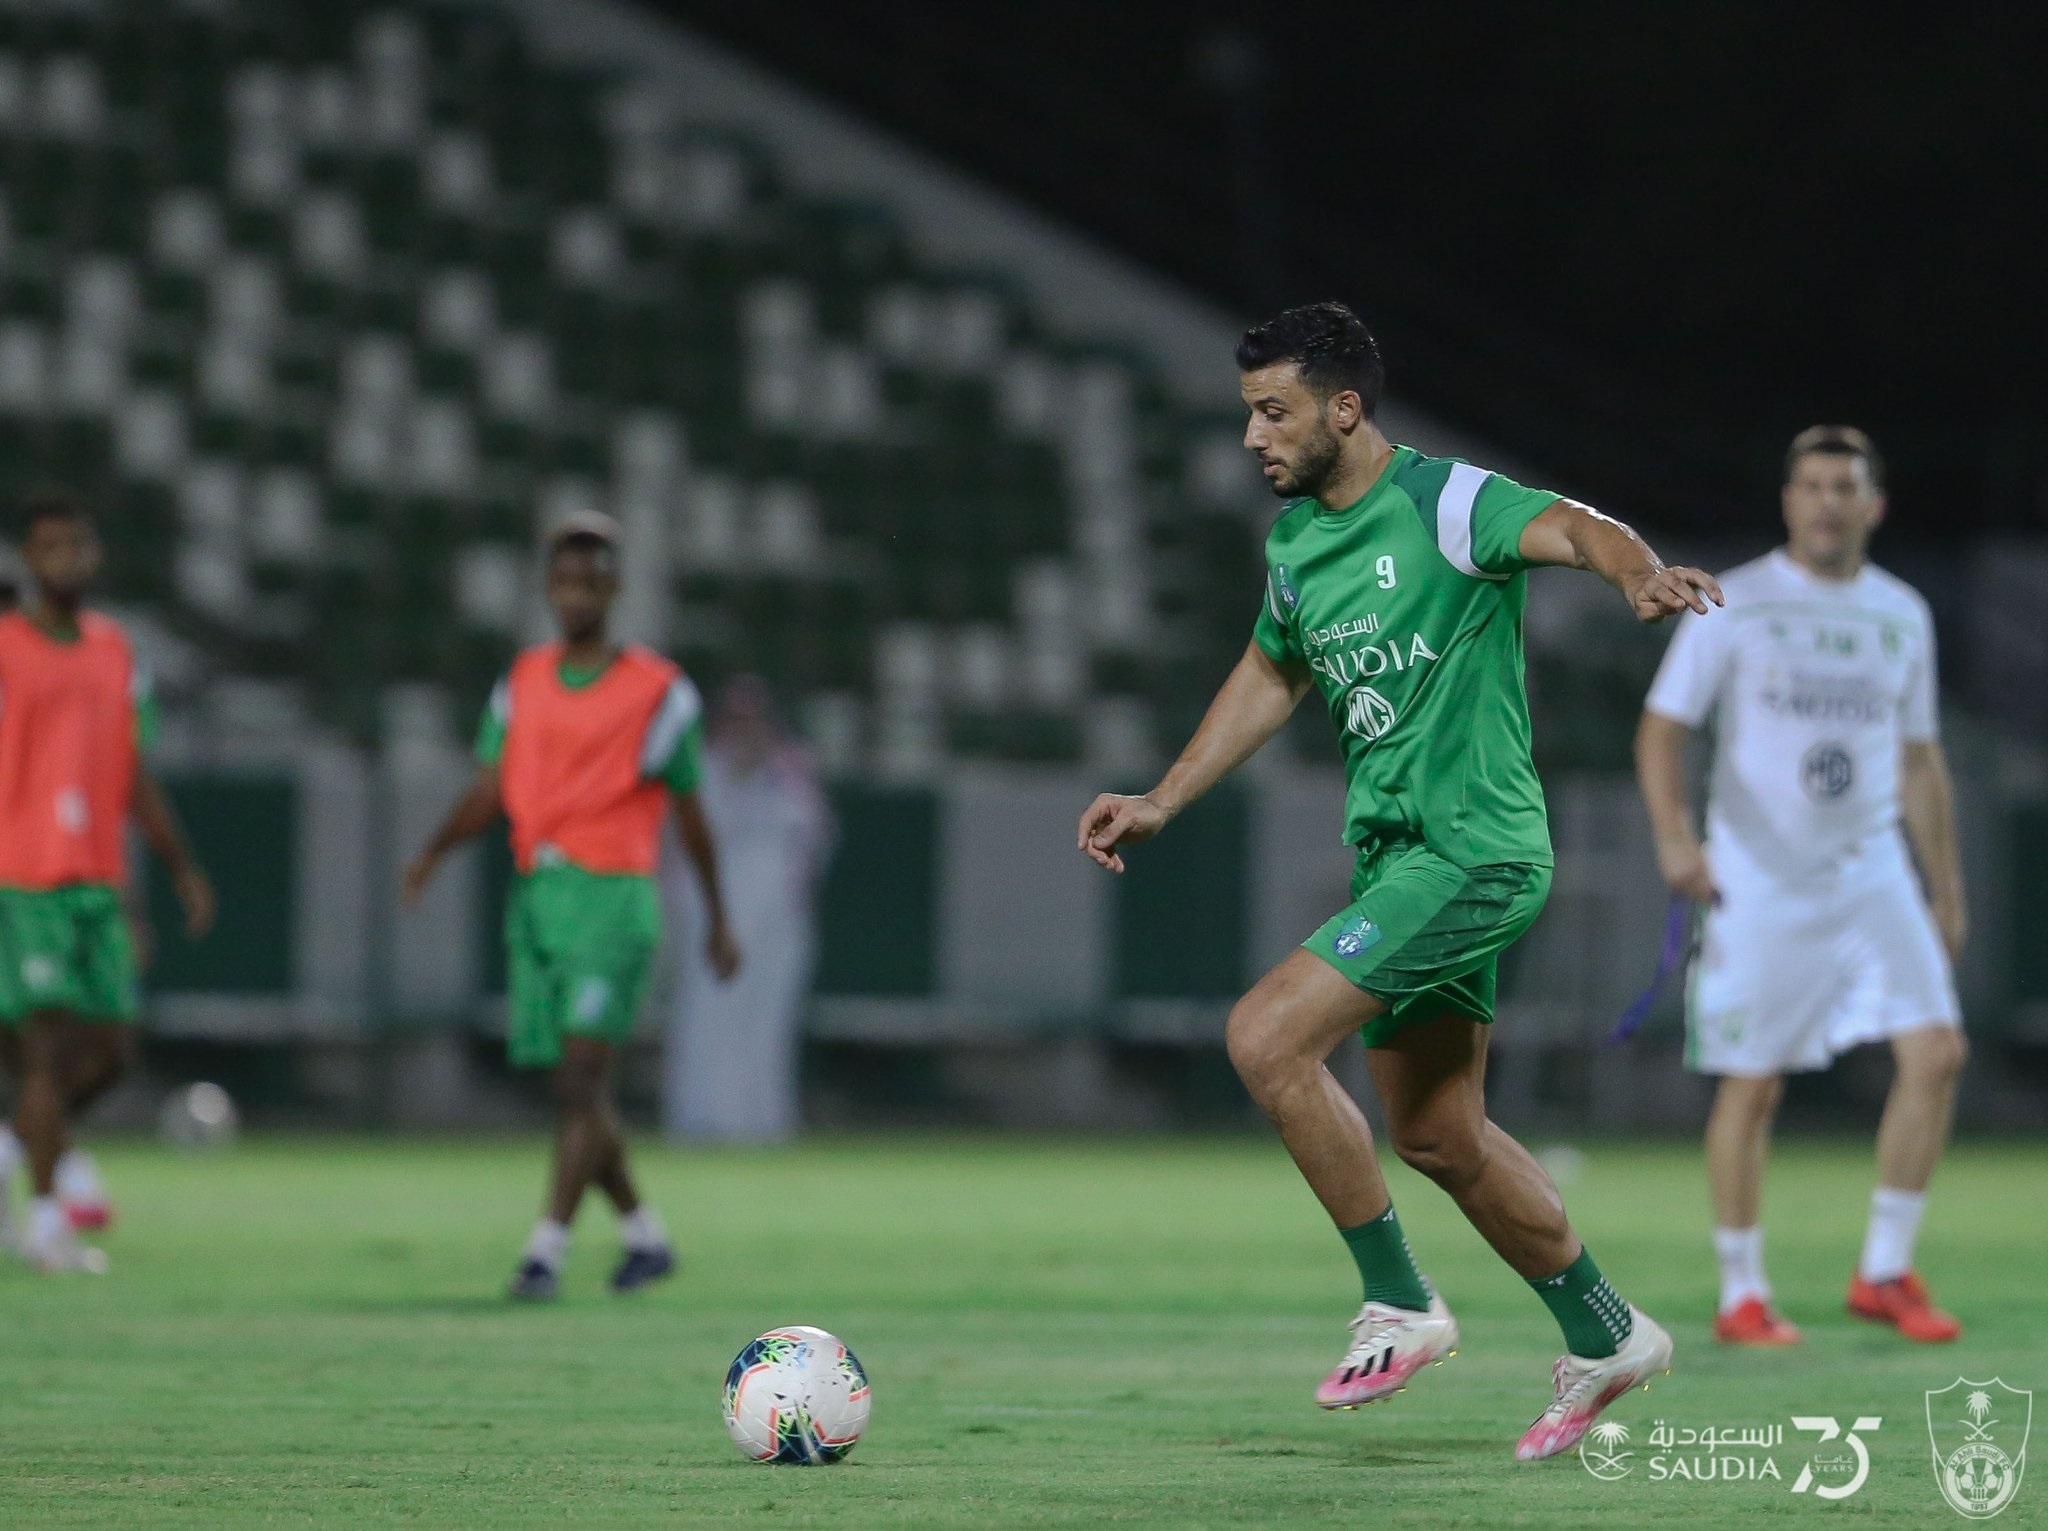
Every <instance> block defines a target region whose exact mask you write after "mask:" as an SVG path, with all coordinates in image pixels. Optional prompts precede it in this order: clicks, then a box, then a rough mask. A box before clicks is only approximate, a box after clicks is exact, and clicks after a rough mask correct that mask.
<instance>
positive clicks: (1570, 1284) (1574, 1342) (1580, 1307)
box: [1529, 1246, 1635, 1361]
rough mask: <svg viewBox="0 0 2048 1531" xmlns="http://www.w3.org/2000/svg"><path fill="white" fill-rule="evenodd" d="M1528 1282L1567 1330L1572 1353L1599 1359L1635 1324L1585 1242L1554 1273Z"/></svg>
mask: <svg viewBox="0 0 2048 1531" xmlns="http://www.w3.org/2000/svg"><path fill="white" fill-rule="evenodd" d="M1529 1285H1530V1286H1532V1287H1534V1288H1535V1290H1536V1295H1537V1296H1538V1297H1540V1298H1542V1299H1543V1305H1544V1306H1545V1307H1546V1308H1548V1309H1550V1316H1551V1317H1552V1318H1554V1319H1556V1320H1557V1327H1558V1328H1560V1329H1562V1330H1563V1331H1564V1348H1565V1349H1566V1350H1569V1351H1570V1352H1571V1353H1572V1354H1573V1355H1575V1356H1584V1357H1586V1358H1587V1359H1588V1360H1595V1361H1597V1360H1600V1359H1602V1358H1603V1357H1606V1356H1611V1355H1613V1354H1614V1353H1615V1352H1616V1351H1617V1350H1619V1349H1621V1347H1622V1346H1623V1345H1625V1344H1627V1343H1628V1337H1629V1332H1630V1331H1631V1330H1632V1329H1633V1328H1634V1327H1635V1325H1634V1320H1632V1319H1631V1318H1630V1317H1629V1316H1628V1304H1627V1303H1625V1302H1623V1301H1622V1300H1621V1294H1620V1293H1619V1292H1617V1291H1615V1290H1614V1288H1613V1287H1612V1286H1610V1285H1608V1282H1607V1278H1606V1277H1605V1276H1603V1275H1601V1274H1600V1267H1599V1266H1597V1265H1595V1264H1594V1263H1593V1254H1592V1251H1591V1250H1588V1249H1586V1248H1584V1247H1583V1246H1582V1247H1581V1248H1580V1250H1579V1257H1578V1259H1576V1260H1574V1261H1572V1263H1571V1264H1569V1265H1567V1266H1566V1267H1565V1268H1564V1269H1563V1270H1561V1271H1559V1272H1558V1273H1557V1274H1556V1275H1555V1276H1545V1277H1544V1278H1543V1279H1542V1280H1541V1281H1532V1282H1530V1283H1529Z"/></svg>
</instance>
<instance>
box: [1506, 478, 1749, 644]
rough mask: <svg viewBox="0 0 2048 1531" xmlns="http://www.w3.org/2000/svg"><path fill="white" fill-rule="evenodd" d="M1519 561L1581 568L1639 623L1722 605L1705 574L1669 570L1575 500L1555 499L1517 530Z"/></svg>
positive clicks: (1638, 541) (1623, 530) (1632, 537)
mask: <svg viewBox="0 0 2048 1531" xmlns="http://www.w3.org/2000/svg"><path fill="white" fill-rule="evenodd" d="M1520 550H1521V554H1522V557H1524V558H1526V559H1527V560H1528V561H1529V562H1530V563H1535V564H1550V565H1554V566H1557V567H1560V568H1566V569H1586V570H1589V571H1590V572H1592V573H1594V574H1597V575H1599V576H1600V577H1601V578H1602V579H1604V580H1606V581H1607V583H1608V584H1610V585H1612V586H1613V587H1614V588H1615V589H1616V590H1618V591H1620V592H1621V597H1622V599H1623V600H1625V601H1627V602H1628V604H1629V610H1631V611H1633V612H1634V613H1635V614H1636V620H1637V621H1639V622H1661V621H1663V620H1664V619H1665V618H1666V617H1675V616H1677V615H1678V614H1679V613H1680V612H1682V611H1695V612H1698V613H1699V614H1700V615H1701V616H1705V615H1706V614H1707V602H1708V601H1712V602H1713V603H1714V604H1715V605H1716V606H1724V605H1726V604H1727V602H1726V600H1725V599H1724V598H1723V597H1722V594H1721V586H1720V584H1719V583H1718V582H1717V581H1716V580H1715V579H1714V576H1713V575H1711V574H1709V573H1707V572H1706V571H1705V570H1704V569H1695V568H1692V567H1690V566H1688V565H1685V564H1676V565H1668V564H1666V563H1665V562H1664V560H1663V559H1661V558H1659V557H1658V556H1657V555H1656V553H1655V552H1654V551H1653V550H1652V549H1651V547H1650V545H1649V544H1648V543H1647V542H1645V541H1643V539H1642V538H1641V537H1639V536H1638V535H1637V534H1636V533H1635V531H1634V530H1633V529H1632V528H1630V527H1628V526H1625V525H1623V524H1622V523H1621V522H1619V521H1617V520H1615V519H1614V517H1612V516H1606V515H1602V514H1601V513H1600V512H1599V511H1597V510H1595V509H1593V507H1592V506H1590V505H1581V504H1579V502H1578V501H1576V500H1557V501H1554V502H1553V503H1552V504H1551V505H1549V506H1548V507H1547V508H1546V509H1544V510H1543V511H1542V512H1541V513H1540V514H1538V515H1537V516H1536V518H1535V519H1534V520H1532V521H1531V522H1530V523H1529V524H1528V525H1527V526H1526V527H1524V528H1523V529H1522V540H1521V544H1520Z"/></svg>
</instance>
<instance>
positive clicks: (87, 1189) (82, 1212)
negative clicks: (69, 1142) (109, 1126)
mask: <svg viewBox="0 0 2048 1531" xmlns="http://www.w3.org/2000/svg"><path fill="white" fill-rule="evenodd" d="M57 1200H58V1201H60V1202H62V1203H63V1205H64V1216H65V1217H66V1218H67V1219H69V1220H70V1223H71V1226H72V1227H74V1228H77V1229H79V1230H81V1231H85V1230H90V1229H94V1228H104V1227H106V1226H107V1224H109V1223H111V1222H112V1221H113V1220H114V1204H113V1202H112V1201H111V1200H109V1199H108V1197H107V1183H106V1181H105V1180H104V1179H102V1178H101V1176H100V1167H99V1165H98V1163H97V1162H95V1161H94V1159H93V1156H92V1155H91V1154H89V1153H87V1152H86V1151H85V1150H84V1149H82V1148H72V1149H67V1150H65V1153H64V1157H63V1158H61V1159H59V1160H58V1161H57Z"/></svg>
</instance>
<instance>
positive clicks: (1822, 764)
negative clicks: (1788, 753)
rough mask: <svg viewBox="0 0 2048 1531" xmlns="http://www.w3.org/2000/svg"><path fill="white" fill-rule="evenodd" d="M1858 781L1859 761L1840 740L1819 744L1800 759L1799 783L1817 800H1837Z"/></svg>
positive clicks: (1824, 801)
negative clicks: (1853, 758)
mask: <svg viewBox="0 0 2048 1531" xmlns="http://www.w3.org/2000/svg"><path fill="white" fill-rule="evenodd" d="M1855 782H1856V762H1855V761H1854V760H1852V759H1850V757H1849V752H1848V751H1847V750H1845V749H1843V748H1842V746H1841V745H1839V744H1816V745H1815V746H1814V747H1813V748H1812V749H1810V750H1808V751H1807V752H1806V758H1805V759H1804V760H1802V761H1800V762H1799V784H1800V785H1801V786H1802V787H1804V788H1806V792H1807V796H1809V797H1811V798H1814V799H1815V800H1816V801H1819V802H1823V803H1828V802H1833V801H1834V800H1835V799H1836V798H1838V797H1840V796H1841V795H1842V794H1843V793H1845V792H1847V791H1848V790H1849V788H1850V787H1852V786H1854V785H1855Z"/></svg>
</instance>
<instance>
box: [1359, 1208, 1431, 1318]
mask: <svg viewBox="0 0 2048 1531" xmlns="http://www.w3.org/2000/svg"><path fill="white" fill-rule="evenodd" d="M1338 1232H1339V1233H1341V1234H1342V1235H1343V1238H1344V1242H1345V1244H1347V1245H1348V1246H1349V1247H1350V1249H1351V1258H1352V1259H1354V1260H1356V1261H1357V1262H1358V1275H1359V1279H1360V1280H1362V1281H1363V1282H1364V1283H1365V1300H1366V1301H1367V1302H1383V1303H1386V1304H1387V1305H1389V1306H1390V1307H1395V1308H1414V1309H1416V1310H1417V1311H1418V1312H1419V1311H1421V1310H1423V1309H1426V1308H1427V1307H1428V1306H1429V1286H1428V1283H1426V1282H1425V1281H1424V1280H1423V1279H1422V1272H1421V1271H1419V1270H1417V1269H1416V1268H1415V1256H1414V1255H1413V1254H1412V1253H1410V1251H1409V1249H1408V1236H1407V1235H1406V1234H1404V1233H1403V1232H1401V1220H1400V1219H1399V1218H1398V1217H1396V1216H1394V1209H1393V1207H1392V1206H1389V1207H1388V1208H1387V1210H1386V1211H1384V1212H1382V1213H1381V1214H1380V1215H1379V1216H1378V1217H1376V1218H1374V1219H1373V1220H1372V1221H1371V1222H1369V1223H1360V1224H1359V1225H1358V1226H1357V1227H1356V1228H1342V1229H1339V1230H1338Z"/></svg>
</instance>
